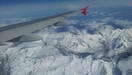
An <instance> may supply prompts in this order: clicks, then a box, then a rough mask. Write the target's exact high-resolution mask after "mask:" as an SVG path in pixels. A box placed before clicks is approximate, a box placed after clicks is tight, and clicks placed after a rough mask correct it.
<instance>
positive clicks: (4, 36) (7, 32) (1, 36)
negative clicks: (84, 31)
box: [0, 7, 88, 43]
mask: <svg viewBox="0 0 132 75" xmlns="http://www.w3.org/2000/svg"><path fill="white" fill-rule="evenodd" d="M87 8H88V7H85V8H82V9H80V10H74V11H70V12H66V13H62V14H58V15H55V16H50V17H46V18H41V19H36V20H32V21H28V22H23V23H18V24H14V25H8V26H5V27H1V28H0V43H4V42H7V41H9V40H12V39H13V40H14V39H15V38H17V37H22V36H24V35H28V34H29V33H32V32H34V31H35V30H39V29H41V28H44V27H46V26H50V25H54V24H55V23H57V22H60V21H62V20H63V19H64V18H66V17H70V16H74V15H76V14H79V13H82V14H83V15H86V13H87ZM29 39H30V38H29Z"/></svg>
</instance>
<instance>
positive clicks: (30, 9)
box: [0, 0, 132, 19]
mask: <svg viewBox="0 0 132 75" xmlns="http://www.w3.org/2000/svg"><path fill="white" fill-rule="evenodd" d="M87 5H88V6H90V8H94V7H113V6H114V7H117V6H132V0H0V19H1V18H5V17H6V18H11V17H20V16H21V17H32V16H40V15H39V14H45V16H48V15H51V14H52V15H53V14H56V13H58V12H60V13H61V12H65V11H67V10H76V9H80V8H82V7H84V6H87ZM35 13H37V14H35ZM43 16H44V15H43Z"/></svg>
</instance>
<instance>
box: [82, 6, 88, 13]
mask: <svg viewBox="0 0 132 75" xmlns="http://www.w3.org/2000/svg"><path fill="white" fill-rule="evenodd" d="M87 8H88V6H87V7H85V8H82V9H81V12H82V14H83V15H87Z"/></svg>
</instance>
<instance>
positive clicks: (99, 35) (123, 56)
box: [0, 10, 132, 75]
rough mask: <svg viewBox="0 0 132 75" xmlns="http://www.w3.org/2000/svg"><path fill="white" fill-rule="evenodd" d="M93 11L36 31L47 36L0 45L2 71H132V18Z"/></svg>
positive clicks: (92, 74)
mask: <svg viewBox="0 0 132 75" xmlns="http://www.w3.org/2000/svg"><path fill="white" fill-rule="evenodd" d="M92 12H93V14H92ZM92 12H90V15H88V16H87V17H83V18H82V17H80V16H76V17H73V18H70V19H68V20H65V21H64V23H65V25H64V26H56V27H54V26H53V27H49V28H45V29H42V30H40V31H39V32H37V33H35V34H37V35H40V36H42V37H43V40H39V41H35V42H23V43H21V44H19V45H17V46H14V47H12V43H10V44H9V45H7V46H2V47H0V62H1V63H0V71H1V72H0V73H1V74H5V75H131V74H132V68H131V64H132V60H131V57H132V56H131V54H132V28H131V27H132V26H131V21H130V20H121V19H120V18H119V19H116V18H115V19H114V18H113V15H115V14H118V13H116V12H113V15H112V16H106V15H105V12H104V11H103V12H100V11H97V10H96V11H92ZM110 13H111V12H110ZM99 17H101V18H99ZM117 25H118V26H117ZM120 27H122V28H120Z"/></svg>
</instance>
